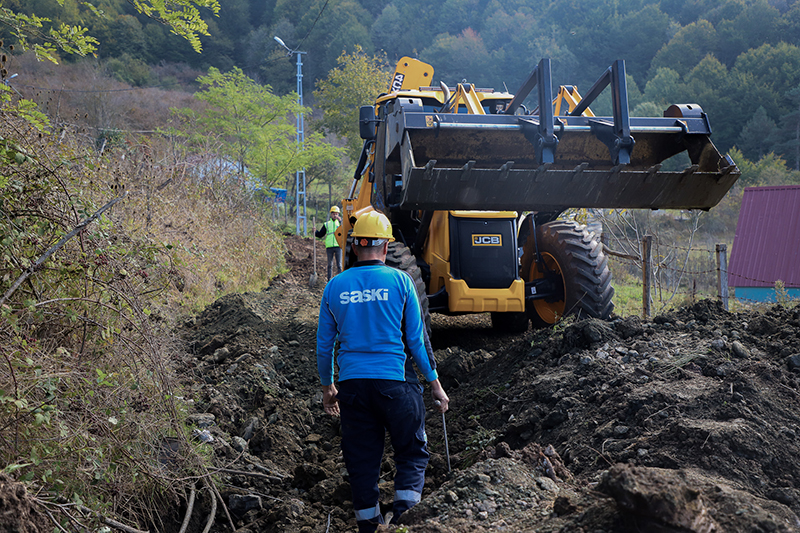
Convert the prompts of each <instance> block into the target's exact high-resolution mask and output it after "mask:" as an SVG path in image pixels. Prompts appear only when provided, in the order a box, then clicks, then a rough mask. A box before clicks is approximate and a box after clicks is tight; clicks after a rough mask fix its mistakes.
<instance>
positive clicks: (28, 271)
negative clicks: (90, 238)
mask: <svg viewBox="0 0 800 533" xmlns="http://www.w3.org/2000/svg"><path fill="white" fill-rule="evenodd" d="M127 195H128V193H127V191H126V192H124V193H123V194H122V196H120V197H118V198H114V199H113V200H111V201H110V202H108V203H107V204H106V205H104V206H103V207H101V208H100V209H98V210H97V212H96V213H95V214H93V215H92V216H90V217H89V218H87V219H85V220H83V221H82V222H81V223H80V224H78V225H77V226H75V227H74V228H73V229H72V231H70V232H69V233H67V234H66V235H64V236H63V237H61V239H60V240H59V241H58V242H57V243H56V244H54V245H53V246H51V247H50V249H49V250H47V251H46V252H45V253H44V255H42V256H41V257H40V258H39V259H37V260H36V262H35V263H33V264H32V265H31V266H29V267H28V268H27V269H25V271H24V272H23V273H22V275H21V276H20V277H19V278H17V280H16V281H15V282H14V283H13V285H11V287H10V288H9V289H8V290H7V291H6V293H5V294H4V295H3V297H2V298H0V305H3V304H4V303H6V300H8V299H9V298H10V297H11V295H12V294H14V291H16V290H17V289H18V288H19V286H20V285H22V284H23V283H24V282H25V280H26V279H28V278H29V277H30V275H31V274H33V273H34V272H36V271H37V270H38V269H39V268H40V267H41V266H42V265H43V264H44V263H45V261H47V260H48V259H50V256H51V255H53V254H54V253H56V252H57V251H58V250H60V249H61V248H62V247H63V246H64V245H65V244H66V243H67V241H69V240H70V239H71V238H73V237H74V236H75V235H77V234H78V233H80V232H81V231H82V230H83V229H84V228H85V227H86V226H88V225H89V224H91V223H92V222H94V221H95V220H97V218H99V217H100V215H102V214H103V213H104V212H105V211H107V210H108V209H110V208H111V207H112V206H113V205H114V204H116V203H117V202H119V201H120V200H122V199H123V198H125V196H127Z"/></svg>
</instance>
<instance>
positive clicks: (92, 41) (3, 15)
mask: <svg viewBox="0 0 800 533" xmlns="http://www.w3.org/2000/svg"><path fill="white" fill-rule="evenodd" d="M56 1H57V2H58V5H59V6H60V7H61V8H65V0H56ZM103 4H104V2H101V1H99V0H94V2H91V1H86V2H82V3H81V5H82V6H83V7H85V8H86V9H87V10H88V11H90V12H91V13H92V14H94V15H95V16H96V17H99V18H103V17H105V16H106V15H105V13H104V11H102V9H103V7H104V6H103ZM130 4H131V5H133V6H134V8H135V9H136V11H137V12H138V13H141V14H142V15H145V16H146V17H149V18H151V19H153V20H156V21H158V22H160V23H162V24H164V25H165V26H167V27H168V28H169V29H170V31H171V32H172V33H174V34H175V35H178V36H180V37H183V38H184V39H186V40H187V41H189V43H190V44H191V45H192V48H194V50H195V51H196V52H200V50H201V49H202V46H201V44H200V37H199V36H200V35H208V24H207V23H206V21H205V20H203V18H202V17H201V16H200V10H199V8H206V9H209V10H211V12H212V13H213V14H214V15H216V14H217V13H219V9H220V7H219V0H135V1H131V2H130ZM26 7H28V8H29V7H30V6H26ZM66 9H67V11H70V10H71V11H74V10H75V6H74V4H72V3H70V4H69V5H68V6H67V7H66ZM67 15H68V16H69V18H70V19H76V18H78V20H80V18H79V17H78V16H77V15H76V14H75V13H67ZM0 24H2V25H4V26H6V27H7V28H8V29H9V30H10V31H11V33H12V35H13V36H14V37H16V38H17V40H18V42H19V44H20V46H21V47H22V49H23V50H26V49H28V48H31V49H32V50H33V51H34V53H36V56H37V57H38V58H40V59H48V60H50V61H53V62H58V52H59V51H62V52H66V53H68V54H77V55H81V56H83V55H86V54H91V53H93V52H95V51H96V50H97V46H98V45H99V41H98V40H97V39H96V38H94V37H92V36H91V35H89V34H88V33H87V32H88V29H87V28H86V27H83V26H81V25H80V24H79V23H67V22H60V21H57V20H56V21H54V20H53V19H52V18H50V17H46V16H38V15H36V14H35V13H33V12H30V9H28V11H27V12H23V11H22V10H12V9H9V8H7V7H0ZM129 27H130V25H129ZM138 31H139V32H141V27H139V28H138Z"/></svg>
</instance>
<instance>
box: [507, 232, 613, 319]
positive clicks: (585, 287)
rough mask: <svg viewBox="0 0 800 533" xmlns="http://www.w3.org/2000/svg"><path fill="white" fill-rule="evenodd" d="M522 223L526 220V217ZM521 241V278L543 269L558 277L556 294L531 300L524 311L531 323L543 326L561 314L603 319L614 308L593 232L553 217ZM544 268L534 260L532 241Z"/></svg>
mask: <svg viewBox="0 0 800 533" xmlns="http://www.w3.org/2000/svg"><path fill="white" fill-rule="evenodd" d="M526 223H528V221H527V220H526ZM536 235H537V242H534V238H533V235H532V234H529V235H528V238H527V239H526V241H525V243H524V245H523V255H522V267H521V269H520V270H521V271H520V275H521V276H522V278H523V279H524V280H525V281H532V280H534V279H538V278H542V277H544V276H545V275H546V273H547V271H549V272H550V273H555V274H556V275H558V276H560V278H561V283H560V287H561V289H560V290H561V295H560V298H558V297H557V298H555V299H550V300H551V301H548V299H539V300H533V301H532V302H531V303H529V304H528V309H527V311H528V315H529V316H530V318H531V322H532V323H533V326H534V327H547V326H551V325H553V324H555V323H556V322H558V321H559V320H561V319H562V318H563V317H564V316H565V315H577V316H578V317H581V318H586V317H593V318H601V319H607V318H608V317H609V316H611V312H612V311H613V310H614V303H613V301H612V299H613V297H614V288H613V287H612V286H611V271H610V270H609V269H608V258H607V257H606V255H605V254H604V253H603V244H602V243H601V242H600V240H599V239H598V238H597V235H595V233H594V232H590V231H587V230H586V227H585V226H582V225H580V224H577V223H575V222H568V221H562V220H556V221H553V222H549V223H547V224H542V225H541V226H539V227H537V228H536ZM537 244H538V249H539V254H540V255H541V256H542V260H543V261H544V263H545V265H546V268H545V267H544V266H542V265H540V264H539V263H537V261H535V257H536V245H537Z"/></svg>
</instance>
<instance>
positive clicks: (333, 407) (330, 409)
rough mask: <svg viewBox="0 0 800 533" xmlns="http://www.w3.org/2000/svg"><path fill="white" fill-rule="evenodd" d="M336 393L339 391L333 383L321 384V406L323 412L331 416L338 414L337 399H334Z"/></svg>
mask: <svg viewBox="0 0 800 533" xmlns="http://www.w3.org/2000/svg"><path fill="white" fill-rule="evenodd" d="M337 394H339V391H337V390H336V385H334V384H333V383H331V384H330V385H323V386H322V407H323V408H324V409H325V412H326V413H328V414H329V415H331V416H339V400H337V399H336V395H337Z"/></svg>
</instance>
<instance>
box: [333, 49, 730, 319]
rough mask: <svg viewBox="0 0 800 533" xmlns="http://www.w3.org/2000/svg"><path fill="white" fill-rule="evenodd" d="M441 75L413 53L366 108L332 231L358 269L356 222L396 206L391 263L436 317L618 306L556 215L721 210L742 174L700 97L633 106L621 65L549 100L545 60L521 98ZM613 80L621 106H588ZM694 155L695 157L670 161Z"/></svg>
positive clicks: (595, 258)
mask: <svg viewBox="0 0 800 533" xmlns="http://www.w3.org/2000/svg"><path fill="white" fill-rule="evenodd" d="M433 72H434V71H433V68H432V67H431V66H430V65H428V64H426V63H423V62H421V61H418V60H415V59H411V58H408V57H404V58H403V59H401V60H400V62H399V63H398V64H397V67H396V70H395V72H394V75H393V78H392V81H391V86H390V88H389V91H390V92H389V93H387V94H382V95H380V96H379V97H378V99H377V101H376V102H375V105H374V106H364V107H362V108H361V110H360V119H359V122H360V133H361V137H362V138H363V139H364V141H365V142H364V149H363V151H362V154H361V158H360V161H359V163H358V165H357V169H356V172H355V176H354V179H353V183H352V186H351V188H350V192H349V194H348V197H347V198H345V199H344V200H343V202H342V207H343V213H344V216H343V221H342V225H341V226H340V228H339V229H338V230H337V233H336V237H337V239H338V242H339V244H340V246H341V247H342V248H343V249H344V250H345V268H347V267H348V266H350V265H352V264H353V261H354V260H355V258H354V257H353V255H352V251H351V248H350V245H349V244H350V243H349V240H348V236H349V234H350V232H351V230H352V228H353V225H354V224H355V221H356V220H357V219H358V217H360V216H361V215H363V214H364V213H367V212H369V211H372V210H379V211H381V212H383V213H385V214H386V215H387V216H388V217H389V219H390V220H391V222H392V227H393V231H394V237H395V239H396V242H395V243H392V244H391V247H390V252H389V256H388V258H387V264H389V265H391V266H394V267H396V268H400V269H402V270H405V271H407V272H408V273H409V274H410V275H411V277H412V278H413V279H414V280H415V282H416V284H417V290H418V292H419V294H420V297H421V302H422V305H423V310H424V314H425V315H426V319H427V320H428V324H429V323H430V312H440V313H450V314H460V313H484V312H490V313H491V317H492V324H493V326H494V327H495V328H497V329H500V330H505V331H510V332H519V331H524V330H525V329H527V327H528V322H529V320H530V321H532V322H533V324H534V326H540V327H541V326H546V325H549V324H553V323H555V322H556V321H557V320H559V319H560V318H561V317H563V316H565V315H567V314H571V313H572V314H578V315H580V316H585V317H598V318H607V317H608V316H609V315H610V314H611V312H612V310H613V303H612V297H613V294H614V289H613V288H612V286H611V273H610V272H609V269H608V261H607V258H606V256H605V254H604V253H603V246H602V244H601V243H600V241H599V238H598V236H597V235H596V234H595V233H593V232H590V231H587V230H586V228H585V227H584V226H581V225H579V224H577V223H575V222H571V221H564V220H559V219H558V217H559V216H560V215H561V214H562V213H563V212H564V211H565V210H567V209H569V208H650V209H709V208H711V207H713V206H715V205H716V204H717V203H719V201H720V200H721V199H722V197H723V196H724V195H725V193H726V192H727V191H728V190H729V189H730V188H731V187H732V186H733V184H734V183H735V182H736V180H737V179H738V177H739V175H740V172H739V169H738V168H737V167H736V165H735V164H734V162H733V161H732V160H731V158H730V157H729V156H725V157H723V156H721V155H720V153H719V152H718V151H717V149H716V148H715V146H714V145H713V144H712V142H711V140H710V139H709V135H710V133H711V128H710V126H709V122H708V118H707V116H706V114H705V113H704V112H703V110H702V109H701V108H700V106H698V105H696V104H681V105H672V106H670V107H669V108H668V109H667V110H666V111H665V112H664V116H663V117H656V118H651V117H638V118H637V117H630V116H629V111H628V100H627V87H626V84H625V64H624V62H623V61H616V62H615V63H614V64H613V65H612V66H611V67H609V68H608V69H606V71H605V72H604V73H603V75H602V76H601V77H600V78H599V79H598V81H597V82H596V83H595V84H594V86H592V88H591V89H589V91H588V92H587V93H586V96H585V97H583V98H581V96H580V94H579V93H578V91H577V89H576V88H575V87H571V86H562V87H560V89H559V91H558V93H557V96H556V98H555V99H554V98H553V96H552V84H551V76H550V61H549V60H548V59H543V60H542V61H540V62H539V64H538V65H537V67H536V68H535V69H534V70H533V72H532V73H531V75H530V76H529V78H528V79H527V81H526V82H525V83H524V84H523V85H522V87H521V88H520V90H519V91H517V93H516V94H510V93H508V92H498V91H495V90H493V89H480V88H475V86H474V85H471V84H468V83H460V84H458V85H457V86H455V87H448V86H447V85H446V84H444V83H440V84H439V86H432V82H433ZM609 86H610V90H611V97H612V107H613V114H612V116H610V117H596V116H594V114H593V113H592V112H591V110H590V109H589V105H590V104H591V103H592V102H593V101H594V100H595V98H596V97H597V96H598V95H599V94H600V93H601V92H602V91H603V90H604V89H606V88H607V87H609ZM534 88H536V89H537V92H538V100H536V101H537V102H538V105H537V106H536V107H535V108H534V109H533V110H531V111H528V110H527V109H526V108H525V106H524V105H523V101H524V100H525V99H526V98H527V97H528V95H529V94H530V93H531V91H532V90H533V89H534ZM684 151H685V152H688V156H689V159H690V161H691V164H690V165H689V166H688V167H687V168H685V169H682V170H680V171H667V170H662V163H663V162H664V161H665V160H667V159H669V158H671V157H673V156H675V155H677V154H679V153H681V152H684Z"/></svg>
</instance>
